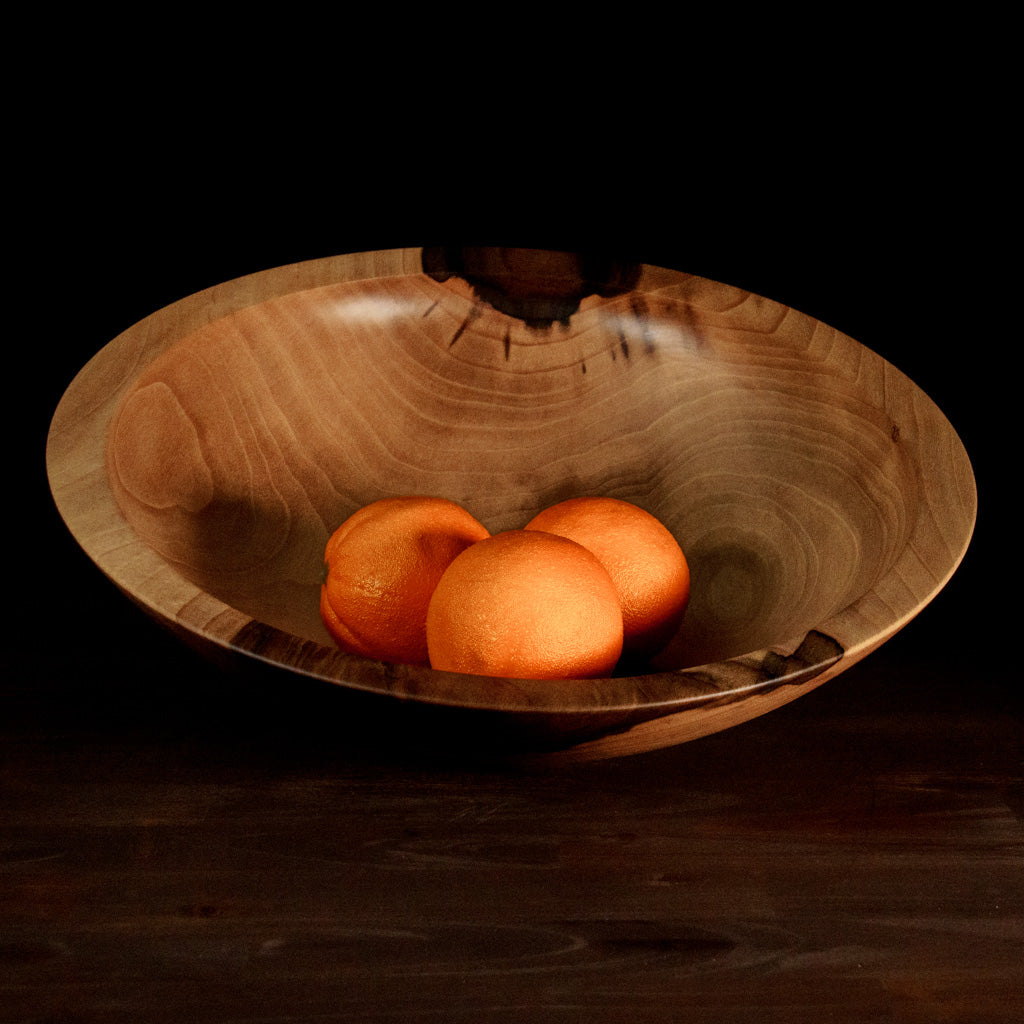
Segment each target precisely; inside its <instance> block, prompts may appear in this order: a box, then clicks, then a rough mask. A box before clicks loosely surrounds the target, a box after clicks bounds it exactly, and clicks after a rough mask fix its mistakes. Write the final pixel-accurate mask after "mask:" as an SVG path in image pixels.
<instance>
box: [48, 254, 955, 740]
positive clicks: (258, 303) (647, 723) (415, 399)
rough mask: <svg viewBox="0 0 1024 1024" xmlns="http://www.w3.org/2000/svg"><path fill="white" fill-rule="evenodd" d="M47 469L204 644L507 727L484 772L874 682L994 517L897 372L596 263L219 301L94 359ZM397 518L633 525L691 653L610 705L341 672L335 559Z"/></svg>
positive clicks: (821, 338)
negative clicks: (353, 522) (341, 546)
mask: <svg viewBox="0 0 1024 1024" xmlns="http://www.w3.org/2000/svg"><path fill="white" fill-rule="evenodd" d="M47 456H48V457H47V464H48V470H49V474H50V481H51V486H52V488H53V492H54V496H55V498H56V500H57V504H58V506H59V508H60V510H61V513H62V515H63V516H64V518H65V520H66V522H67V524H68V526H69V527H70V529H71V530H72V532H73V533H74V535H75V537H76V539H78V541H79V542H80V543H81V544H82V546H83V547H84V548H85V550H86V551H87V552H88V553H89V554H90V556H91V557H92V558H93V559H94V560H95V561H96V562H97V564H98V565H99V566H100V567H101V568H102V569H103V570H104V572H106V573H107V574H108V575H109V576H110V577H111V578H112V579H113V580H114V581H115V582H116V583H117V584H118V586H120V587H121V588H122V589H123V590H125V591H126V592H127V593H128V594H130V595H131V596H132V597H134V598H135V599H136V600H137V601H138V602H139V603H140V604H141V605H143V606H144V607H147V608H149V609H151V611H152V613H153V614H154V615H155V616H156V617H157V618H159V619H160V620H162V621H164V622H166V623H167V624H169V625H171V626H172V627H173V628H175V629H177V630H179V631H181V632H186V633H191V634H192V635H193V638H194V640H195V641H196V642H203V643H205V644H206V645H207V646H209V647H211V648H217V647H219V648H221V649H223V650H231V651H236V652H241V653H242V654H243V655H244V654H249V655H252V654H255V655H257V656H258V658H259V659H260V660H261V661H268V662H273V663H276V664H280V665H282V666H285V667H286V668H288V669H292V670H297V671H299V672H302V673H305V674H309V675H315V676H317V677H319V678H323V679H326V680H329V681H332V682H335V683H338V684H340V685H341V686H343V687H345V688H355V689H357V690H359V691H369V692H374V693H379V694H382V695H387V696H390V697H391V698H400V699H402V700H404V701H407V702H410V703H416V704H423V705H425V706H426V708H427V709H428V711H429V712H430V714H429V721H428V716H425V719H424V723H423V724H421V725H420V726H419V728H420V730H421V731H425V730H427V729H433V728H435V725H434V721H433V720H434V719H437V717H438V716H437V714H436V709H437V708H438V707H440V706H452V707H457V708H460V709H472V710H479V711H480V712H481V714H479V715H477V716H476V719H477V721H476V724H475V725H473V726H468V727H467V730H471V731H474V732H476V733H477V734H478V736H479V742H480V744H481V745H483V746H491V745H493V744H494V743H495V742H501V743H508V744H510V745H515V744H516V742H517V741H518V743H519V745H520V746H521V747H523V748H524V749H527V750H534V749H548V748H571V749H572V751H573V753H574V755H575V756H577V757H605V756H616V755H620V754H623V753H631V752H637V751H640V750H645V749H652V748H656V747H662V746H667V745H671V744H672V743H676V742H680V741H683V740H689V739H692V738H695V737H697V736H700V735H703V734H706V733H708V732H713V731H717V730H720V729H722V728H728V727H730V726H731V725H734V724H736V723H738V722H742V721H744V720H746V719H749V718H751V717H754V716H756V715H759V714H763V713H764V712H766V711H769V710H772V709H774V708H776V707H779V706H781V705H783V704H785V703H788V702H789V701H791V700H793V699H794V698H796V697H798V696H801V695H802V694H803V693H805V692H807V690H809V689H810V688H812V687H814V686H817V685H820V684H821V683H823V682H825V681H827V680H828V679H830V678H832V677H834V676H835V675H837V674H839V673H840V672H842V671H844V670H846V669H847V668H848V667H849V666H851V665H853V664H855V663H856V662H857V661H859V660H860V659H861V658H863V657H864V656H865V655H867V654H869V653H870V652H871V651H873V650H874V649H876V648H877V647H878V646H879V644H881V643H883V642H884V641H885V640H886V639H887V638H888V637H890V636H891V635H892V634H893V633H894V632H896V631H897V630H898V629H900V628H901V627H902V626H903V625H905V623H906V622H907V621H909V620H910V619H911V618H912V617H913V616H914V615H916V614H917V613H918V612H919V611H920V610H921V608H923V607H924V606H925V605H926V604H927V603H928V602H929V601H930V600H931V599H932V598H933V597H934V595H935V594H936V593H937V592H938V590H939V589H941V587H942V586H943V585H944V584H945V583H946V581H947V580H948V579H949V577H950V576H951V575H952V573H953V572H954V571H955V569H956V567H957V566H958V564H959V562H960V560H961V558H962V557H963V554H964V552H965V551H966V549H967V545H968V543H969V540H970V537H971V533H972V530H973V525H974V515H975V483H974V478H973V473H972V469H971V466H970V462H969V459H968V457H967V454H966V452H965V451H964V448H963V445H962V444H961V442H960V439H959V438H958V436H957V435H956V432H955V431H954V430H953V428H952V426H951V425H950V424H949V422H948V420H947V418H946V417H945V416H944V414H943V413H942V412H941V411H940V410H939V408H938V407H937V406H936V405H935V403H934V402H933V401H932V400H931V399H929V398H928V396H927V395H925V394H924V393H923V392H922V391H921V390H920V389H919V388H918V387H917V386H916V385H914V383H913V382H912V381H911V380H910V379H909V377H907V376H906V375H905V374H904V373H902V372H901V371H900V370H898V369H897V368H896V367H894V366H892V365H891V364H890V363H887V362H886V361H885V360H884V359H882V358H881V357H880V356H878V355H876V354H875V353H873V352H872V351H870V350H869V349H867V348H866V347H864V346H863V345H861V344H859V343H858V342H856V341H854V340H852V339H851V338H849V337H848V336H846V335H844V334H842V333H841V332H839V331H837V330H836V329H834V328H832V327H829V326H827V325H826V324H824V323H822V322H821V321H818V320H816V319H814V318H812V317H810V316H807V315H806V314H803V313H801V312H798V311H796V310H794V309H792V308H790V307H788V306H784V305H782V304H780V303H778V302H776V301H773V300H771V299H767V298H764V297H762V296H759V295H757V294H754V293H752V292H750V291H747V290H744V289H740V288H737V287H735V286H732V285H727V284H720V283H717V282H713V281H710V280H707V279H705V278H702V277H699V276H696V275H692V274H686V273H681V272H679V271H675V270H671V269H665V268H658V267H654V266H651V265H647V264H641V263H639V262H635V261H632V262H631V261H627V260H617V259H614V258H611V257H598V256H595V255H593V254H591V253H588V252H580V253H575V252H569V253H567V252H550V251H543V250H535V249H521V248H494V247H490V248H481V247H426V248H423V249H405V250H391V251H374V252H367V253H358V254H352V255H343V256H339V257H335V258H328V259H322V260H314V261H308V262H304V263H300V264H296V265H291V266H285V267H281V268H278V269H275V270H271V271H267V272H265V273H261V274H256V275H250V276H247V277H244V278H242V279H241V280H238V281H232V282H225V283H222V284H219V285H217V286H215V287H213V288H211V289H208V290H205V291H203V292H200V293H198V294H196V295H193V296H189V297H188V298H186V299H183V300H182V301H180V302H178V303H176V304H174V305H172V306H170V307H168V308H165V309H162V310H159V311H156V312H154V313H153V314H152V315H151V316H149V317H147V318H146V319H145V320H143V321H142V322H141V323H139V324H138V325H136V326H134V327H132V328H131V329H129V330H127V331H125V332H124V333H122V334H121V335H119V336H118V337H117V338H116V339H115V340H114V341H112V342H111V343H110V344H109V345H107V346H106V347H105V348H104V349H103V350H102V351H101V352H100V353H98V354H97V355H96V356H95V357H94V358H93V359H92V360H90V361H89V363H88V364H87V366H86V367H85V368H84V369H83V371H82V373H81V374H79V375H78V376H77V377H76V379H75V380H74V382H73V383H72V385H71V387H70V388H69V389H68V391H67V393H66V394H65V395H64V397H63V399H62V401H61V403H60V407H59V408H58V410H57V412H56V414H55V416H54V420H53V425H52V428H51V431H50V438H49V445H48V453H47ZM395 494H438V495H441V496H443V497H445V498H449V499H451V500H454V501H457V502H458V503H460V504H461V505H463V506H464V507H465V508H467V509H468V510H469V511H470V512H471V513H472V514H473V515H474V516H475V517H476V518H477V519H479V520H480V521H481V522H482V523H483V524H484V525H485V526H486V527H487V528H488V529H489V530H491V532H498V531H500V530H504V529H514V528H519V527H522V526H523V525H525V523H526V522H527V521H529V520H530V519H531V518H532V517H533V516H534V515H535V514H536V513H537V512H539V511H540V510H541V509H543V508H545V507H547V506H549V505H551V504H553V503H555V502H556V501H559V500H561V499H563V498H566V497H571V496H575V495H587V494H610V495H613V496H615V497H620V498H625V499H626V500H629V501H633V502H634V503H636V504H638V505H641V507H644V508H646V509H648V511H651V512H653V513H654V514H655V515H656V516H657V517H658V518H659V519H660V520H661V521H662V522H663V523H664V524H665V525H666V526H667V527H668V528H669V529H670V530H671V531H672V532H673V534H674V535H675V536H676V539H677V540H678V541H679V542H680V544H681V545H682V547H683V550H684V551H685V552H686V554H687V559H688V561H689V563H690V567H691V571H692V574H693V583H692V588H691V601H690V605H689V608H688V610H687V615H686V619H685V621H684V624H683V628H682V630H681V632H680V634H679V636H678V637H677V639H676V641H675V642H674V643H673V644H671V645H670V646H669V648H668V649H667V650H666V651H665V652H663V653H662V654H661V655H659V657H658V658H657V659H656V661H655V663H654V665H653V666H635V667H631V668H630V670H629V671H626V672H623V673H622V674H620V676H618V677H616V678H614V679H604V680H598V681H595V682H591V681H580V680H568V681H558V682H551V681H547V680H544V681H523V680H505V679H502V680H494V679H484V678H477V677H466V676H460V675H457V674H454V673H443V672H431V671H429V670H425V669H421V668H416V667H412V666H392V665H381V664H380V663H377V662H371V661H367V660H366V659H360V658H354V657H351V656H348V655H343V654H341V653H340V652H339V651H337V650H336V649H334V647H333V644H332V643H331V640H330V638H329V637H328V635H327V633H326V630H325V629H324V626H323V624H322V622H321V620H320V615H319V587H320V581H321V575H322V567H323V550H324V545H325V543H326V540H327V537H328V536H329V535H330V534H331V532H332V531H333V530H334V529H335V528H336V527H337V525H339V524H340V523H341V522H343V521H344V520H345V519H346V518H347V517H348V516H349V515H350V514H351V513H352V512H354V511H355V510H356V509H357V508H359V507H361V506H363V505H366V504H369V503H370V502H371V501H374V500H376V499H378V498H381V497H384V496H387V495H395ZM282 685H287V680H286V679H285V680H284V681H283V683H282ZM342 708H343V706H342ZM345 713H346V712H345V711H344V710H343V709H342V710H339V712H338V714H345ZM498 733H500V736H498V737H497V738H496V734H498Z"/></svg>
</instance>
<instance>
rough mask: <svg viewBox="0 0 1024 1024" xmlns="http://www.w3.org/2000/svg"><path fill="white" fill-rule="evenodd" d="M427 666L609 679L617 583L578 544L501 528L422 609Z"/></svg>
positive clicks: (616, 651) (451, 571) (617, 631)
mask: <svg viewBox="0 0 1024 1024" xmlns="http://www.w3.org/2000/svg"><path fill="white" fill-rule="evenodd" d="M427 648H428V651H429V654H430V664H431V667H432V668H435V669H443V670H447V671H451V672H467V673H472V674H475V675H486V676H510V677H513V678H517V679H568V678H576V677H579V678H584V677H592V676H607V675H611V673H612V670H613V669H614V668H615V665H616V663H617V662H618V660H619V655H620V654H621V653H622V612H621V611H620V610H619V598H618V594H617V593H616V590H615V584H614V583H612V580H611V577H610V576H609V575H608V573H607V572H606V571H605V569H604V568H603V567H602V565H601V563H600V562H599V561H598V560H597V558H596V557H595V556H594V555H593V554H591V552H589V551H587V549H586V548H584V547H581V546H580V545H579V544H577V543H575V541H571V540H567V539H566V538H565V537H556V536H555V535H554V534H546V533H541V532H539V531H536V530H534V531H526V530H506V531H504V532H502V533H496V534H494V535H493V536H492V537H488V538H487V539H486V540H481V541H478V542H477V543H476V544H474V545H473V546H472V547H470V548H467V549H466V550H465V551H463V552H462V554H460V555H459V556H458V557H457V558H456V559H455V560H454V561H453V562H452V564H451V565H450V566H449V567H448V569H447V571H446V572H445V573H444V575H443V576H442V577H441V582H440V583H438V585H437V589H436V590H435V591H434V596H433V597H432V598H431V601H430V607H429V609H428V611H427Z"/></svg>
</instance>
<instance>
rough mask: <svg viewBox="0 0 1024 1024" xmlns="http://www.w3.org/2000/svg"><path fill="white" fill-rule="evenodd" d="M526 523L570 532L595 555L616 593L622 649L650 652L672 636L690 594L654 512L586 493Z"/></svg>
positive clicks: (684, 570) (678, 557) (681, 562)
mask: <svg viewBox="0 0 1024 1024" xmlns="http://www.w3.org/2000/svg"><path fill="white" fill-rule="evenodd" d="M526 529H527V530H543V531H545V532H548V533H554V534H557V535H558V536H561V537H568V538H569V539H570V540H574V541H576V543H577V544H582V545H583V547H585V548H587V550H589V551H592V552H593V553H594V554H595V555H596V556H597V558H598V560H599V561H600V562H601V564H602V565H603V566H604V567H605V569H607V570H608V574H609V576H611V578H612V580H613V581H614V583H615V587H616V590H617V591H618V594H619V601H620V604H621V606H622V621H623V632H624V639H623V652H624V653H625V654H626V655H629V656H631V657H636V658H645V657H650V656H651V655H653V654H656V653H657V652H658V651H660V650H661V649H662V648H663V647H665V646H666V645H667V644H668V642H669V641H670V640H671V639H672V637H673V635H674V634H675V632H676V630H677V629H678V628H679V626H680V624H681V623H682V620H683V614H684V613H685V611H686V605H687V603H688V602H689V599H690V568H689V566H688V565H687V562H686V556H685V555H684V554H683V550H682V548H680V546H679V543H678V542H677V541H676V539H675V537H673V536H672V534H671V532H670V531H669V530H668V528H667V527H666V526H665V525H664V524H663V523H662V522H661V521H660V520H659V519H658V518H657V517H656V516H653V515H651V514H650V513H649V512H646V511H645V510H644V509H642V508H639V507H638V506H637V505H633V504H632V503H630V502H628V501H621V500H620V499H618V498H605V497H589V496H588V497H579V498H569V499H568V500H567V501H562V502H560V503H559V504H557V505H552V506H551V507H550V508H547V509H545V510H544V511H543V512H541V513H539V514H538V515H536V516H535V517H534V518H533V519H532V520H530V522H529V523H527V525H526Z"/></svg>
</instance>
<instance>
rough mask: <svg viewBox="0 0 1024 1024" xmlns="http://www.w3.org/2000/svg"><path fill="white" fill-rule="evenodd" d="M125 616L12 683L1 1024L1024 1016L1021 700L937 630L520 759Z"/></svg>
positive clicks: (0, 916)
mask: <svg viewBox="0 0 1024 1024" xmlns="http://www.w3.org/2000/svg"><path fill="white" fill-rule="evenodd" d="M100 592H101V593H102V588H100ZM104 596H105V598H106V606H105V608H104V610H105V612H106V613H107V614H109V615H110V616H111V618H112V620H113V624H114V625H116V626H118V627H120V628H122V629H123V630H124V631H125V632H124V635H128V636H132V637H133V638H134V639H133V640H132V642H131V643H130V644H125V645H124V649H123V650H122V651H121V658H120V661H119V663H116V664H115V665H109V664H108V665H106V670H105V674H104V675H92V676H90V675H88V674H87V673H88V671H89V669H90V667H97V666H98V664H99V663H101V662H102V663H104V664H106V663H105V651H104V652H102V653H101V650H100V649H101V648H103V646H104V645H103V644H102V643H100V642H99V641H98V639H97V638H93V639H92V640H90V639H89V638H86V637H73V638H72V639H74V641H75V643H74V645H73V646H74V651H73V652H72V651H71V650H66V651H63V652H62V651H54V653H53V656H52V658H51V659H50V662H49V665H48V666H43V667H38V668H37V669H35V670H34V672H32V671H30V670H28V669H25V670H23V674H22V675H21V677H20V679H19V680H18V683H17V685H14V684H12V683H11V682H10V681H9V682H8V683H7V684H5V690H6V693H5V697H6V700H5V705H6V708H7V715H6V718H5V720H4V722H3V725H2V727H0V750H2V765H0V788H2V792H3V800H2V803H0V884H2V894H3V895H2V900H0V964H2V970H0V1020H3V1021H5V1022H29V1021H31V1022H41V1021H74V1022H86V1021H89V1022H93V1021H96V1022H98V1021H103V1022H109V1024H114V1022H116V1024H121V1022H125V1024H128V1022H132V1024H136V1022H139V1021H151V1022H164V1021H166V1022H171V1021H175V1022H177V1021H183V1020H189V1021H209V1022H217V1024H228V1022H230V1024H239V1022H253V1024H255V1022H271V1021H274V1022H277V1021H281V1022H284V1021H289V1022H291V1021H310V1022H320V1021H374V1022H377V1021H380V1022H384V1021H389V1022H390V1021H416V1022H422V1021H434V1020H436V1021H447V1022H455V1024H462V1022H467V1024H468V1022H474V1024H478V1022H484V1024H490V1022H511V1021H516V1022H518V1021H524V1022H526V1021H528V1022H552V1024H563V1022H566V1024H567V1022H573V1024H575V1022H579V1021H588V1022H593V1021H597V1022H619V1021H675V1020H700V1021H713V1022H729V1024H733V1022H736V1024H739V1022H746V1021H752V1020H758V1021H779V1022H783V1021H785V1022H802V1021H806V1022H819V1021H843V1022H846V1021H865V1022H867V1021H872V1022H873V1021H883V1020H884V1021H913V1022H919V1021H922V1022H923V1021H956V1022H964V1024H967V1022H986V1021H993V1022H995V1021H998V1022H1004V1021H1005V1022H1007V1024H1009V1022H1011V1021H1015V1020H1017V1019H1019V1013H1020V1011H1021V1009H1022V1007H1024V1003H1022V992H1024V988H1022V982H1024V968H1022V963H1024V930H1022V918H1021V907H1022V906H1024V872H1022V868H1024V828H1022V817H1024V769H1022V755H1021V735H1022V718H1024V715H1022V707H1021V701H1020V700H1019V698H1018V697H1016V696H1015V695H1014V694H1013V693H1012V691H1010V690H1009V689H1008V688H1007V689H1005V690H1000V689H997V688H994V687H992V686H991V685H988V687H987V688H986V687H985V686H984V685H981V684H979V686H978V687H977V688H976V689H975V691H974V696H973V698H971V699H965V698H964V696H963V691H962V690H951V689H950V688H949V687H948V686H943V685H942V684H941V683H940V684H936V682H935V679H936V678H937V677H936V676H935V675H934V673H935V672H936V670H937V669H938V668H939V666H937V665H936V663H934V662H933V661H930V660H929V659H927V658H924V659H922V657H921V655H920V651H919V650H918V648H917V645H916V643H915V638H914V637H913V634H912V633H910V634H908V635H907V636H906V638H905V639H903V638H902V637H897V638H896V639H895V640H894V641H893V642H892V643H891V645H889V646H888V647H887V648H886V649H885V650H884V651H883V652H880V653H879V654H878V656H876V657H875V658H874V659H870V660H869V661H867V662H865V663H864V665H863V666H858V667H856V668H855V669H854V670H852V671H851V672H850V673H849V674H848V675H846V676H844V677H842V679H841V680H836V681H834V682H833V683H831V684H828V685H826V686H825V687H823V688H822V689H821V690H820V691H819V692H816V693H814V694H810V695H808V696H807V697H806V698H805V699H804V700H802V701H798V702H796V703H795V704H793V705H790V706H789V707H786V708H783V709H781V710H779V711H777V712H774V713H772V714H770V715H768V716H766V717H764V718H763V719H758V720H755V721H753V722H750V723H747V724H745V725H743V726H739V727H736V728H734V729H731V730H728V731H727V732H725V733H721V734H719V735H716V736H711V737H707V738H705V739H702V740H698V741H695V742H693V743H690V744H686V745H683V746H680V747H676V748H673V749H670V750H665V751H659V752H655V753H650V754H643V755H638V756H635V757H627V758H622V759H617V760H613V761H607V762H596V763H592V764H584V765H574V766H564V767H547V768H541V767H531V768H523V767H518V768H499V767H496V766H494V765H480V764H468V763H465V762H461V761H460V760H459V758H458V757H457V756H455V755H454V753H453V756H451V757H449V758H444V757H441V758H438V757H433V758H431V759H429V760H427V759H425V757H423V756H421V755H418V754H415V753H413V752H412V751H411V749H409V748H407V749H404V750H403V749H396V748H395V747H394V746H391V747H389V746H387V745H386V741H385V740H384V739H382V737H387V736H393V735H394V734H393V733H392V732H389V731H388V730H386V729H381V731H380V734H379V735H377V734H375V733H374V731H373V729H372V727H370V726H369V724H368V723H367V722H366V721H362V722H355V723H352V722H349V723H346V722H345V721H344V720H343V719H341V718H339V716H338V714H337V711H338V710H339V708H340V706H339V705H337V704H336V703H335V702H334V700H333V698H334V697H336V696H337V693H330V694H328V693H324V692H320V691H318V690H314V689H309V690H308V691H307V690H305V689H304V688H303V686H302V684H296V687H295V689H294V690H293V691H291V692H282V691H280V690H275V689H273V688H264V689H258V688H257V689H253V690H249V691H247V692H245V693H243V692H241V688H242V687H243V686H244V685H245V684H243V683H242V682H241V681H237V680H231V679H229V678H227V677H225V676H223V675H222V674H220V673H218V671H217V670H216V669H213V668H211V667H208V666H207V665H206V664H205V663H201V662H199V661H198V660H195V659H194V658H193V656H192V654H191V652H188V651H187V650H186V649H185V648H183V647H180V646H179V645H178V644H177V643H176V642H175V641H173V640H172V639H171V638H170V637H168V636H165V635H164V634H163V633H162V632H161V631H159V630H158V629H157V628H156V627H155V626H153V625H152V624H151V623H150V622H149V620H148V619H143V617H142V616H141V613H137V612H136V611H135V609H134V608H132V607H130V606H127V605H126V604H125V603H123V602H122V601H121V599H120V595H116V594H112V593H111V594H106V595H104ZM940 600H941V599H940ZM940 613H941V605H940ZM949 667H950V666H949V665H948V664H947V665H946V666H945V669H946V670H948V669H949ZM938 678H941V677H938ZM979 696H980V697H983V698H984V700H979ZM243 697H244V699H242V698H243ZM456 739H457V738H455V739H453V744H452V748H451V749H452V750H453V751H455V749H456V745H457V744H456V742H455V740H456Z"/></svg>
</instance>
